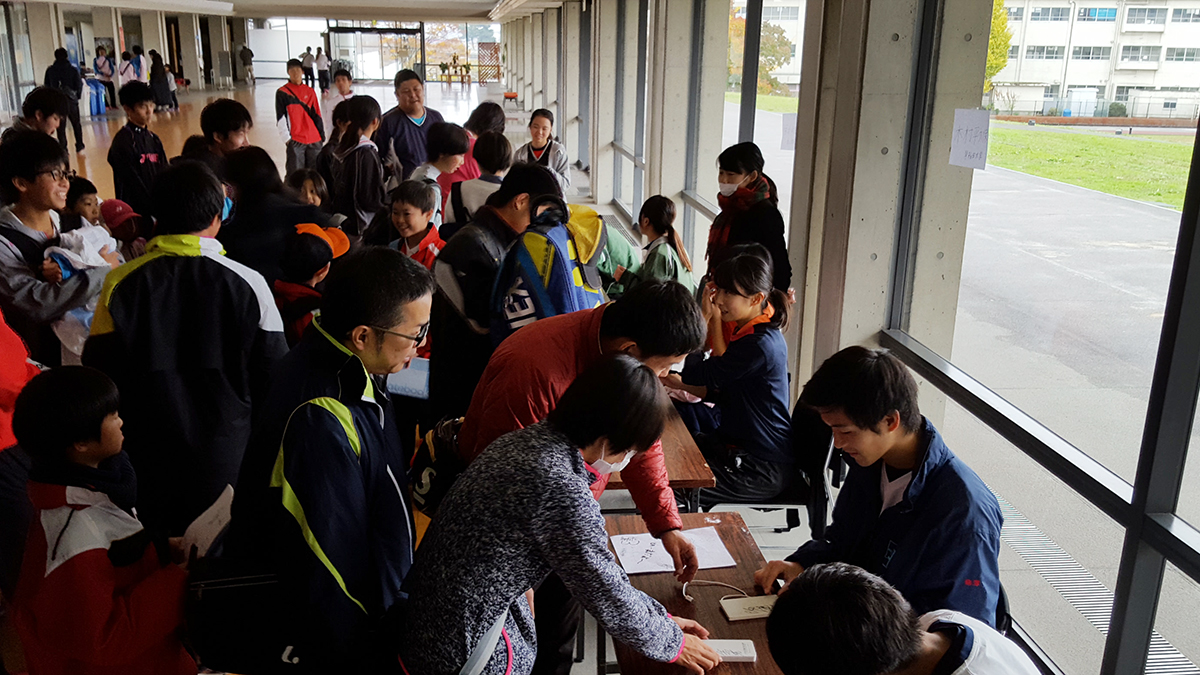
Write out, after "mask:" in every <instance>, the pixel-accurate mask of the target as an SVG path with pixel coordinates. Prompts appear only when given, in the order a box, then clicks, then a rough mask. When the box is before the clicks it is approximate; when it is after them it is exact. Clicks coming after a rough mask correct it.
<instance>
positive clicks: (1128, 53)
mask: <svg viewBox="0 0 1200 675" xmlns="http://www.w3.org/2000/svg"><path fill="white" fill-rule="evenodd" d="M1161 55H1162V47H1151V46H1150V45H1125V46H1124V47H1121V60H1122V61H1158V58H1159V56H1161Z"/></svg>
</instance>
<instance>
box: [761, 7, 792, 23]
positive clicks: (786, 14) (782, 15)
mask: <svg viewBox="0 0 1200 675" xmlns="http://www.w3.org/2000/svg"><path fill="white" fill-rule="evenodd" d="M762 18H763V21H799V20H800V8H799V7H763V15H762Z"/></svg>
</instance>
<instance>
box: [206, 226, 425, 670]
mask: <svg viewBox="0 0 1200 675" xmlns="http://www.w3.org/2000/svg"><path fill="white" fill-rule="evenodd" d="M325 283H326V287H325V293H324V295H323V297H322V302H321V314H320V315H319V316H318V317H316V318H315V319H314V320H313V322H312V324H311V325H310V327H309V329H308V330H307V331H306V332H305V334H304V337H303V338H302V339H301V340H300V343H299V344H298V345H296V347H295V349H293V350H292V351H291V352H290V353H289V354H288V355H287V356H286V357H284V359H283V360H282V361H281V362H280V364H279V367H278V368H277V369H276V371H275V373H274V377H273V380H272V383H271V393H270V395H269V397H268V399H267V404H266V411H265V413H264V414H263V416H262V420H261V424H260V426H259V428H258V429H257V430H256V431H255V436H254V439H253V440H252V441H251V446H250V449H249V450H247V451H246V457H245V460H244V461H243V463H242V471H241V474H240V476H239V478H238V486H237V491H236V494H237V498H236V499H235V501H234V505H233V523H232V530H231V532H230V535H229V538H228V540H227V542H226V548H227V550H229V551H230V552H231V553H232V554H234V555H238V556H245V557H248V558H252V559H258V560H262V561H264V562H266V563H267V564H269V565H270V566H271V567H272V568H274V569H275V571H276V572H277V573H278V574H279V576H280V579H281V581H282V582H283V584H284V585H285V588H286V589H287V595H288V597H291V598H294V604H293V605H292V606H290V607H288V608H287V611H288V613H289V615H290V616H291V617H293V618H294V621H295V623H294V624H293V629H294V631H295V633H296V634H297V635H300V636H303V637H304V638H305V639H304V640H303V641H302V642H299V643H298V644H297V646H296V650H295V651H294V652H293V655H294V656H295V658H297V659H299V661H298V665H299V669H298V670H297V672H298V673H334V672H337V673H383V672H390V670H391V669H394V668H395V667H396V657H395V650H394V647H393V648H392V650H391V651H390V652H389V651H388V649H387V645H385V644H382V643H381V640H380V637H381V636H379V633H380V632H381V631H380V630H379V629H380V620H381V619H382V617H383V615H384V614H385V613H386V612H387V610H388V609H389V608H390V607H391V606H392V605H393V604H394V603H395V602H396V600H397V599H398V598H399V597H400V583H401V582H402V581H403V580H404V576H405V575H406V574H407V573H408V569H409V567H410V566H411V565H412V555H413V543H414V536H413V525H412V516H411V513H412V511H411V509H410V508H409V504H408V481H407V479H406V474H405V470H406V469H407V467H408V462H407V458H406V457H405V455H404V452H403V450H402V449H401V445H400V433H399V431H398V430H397V428H396V422H395V418H394V413H393V408H392V402H391V400H390V399H389V397H388V393H387V384H386V381H385V380H386V376H387V375H388V374H389V373H395V372H398V371H400V370H401V369H403V368H405V367H406V366H407V365H408V362H409V361H410V360H411V359H412V358H413V357H414V356H416V354H417V347H418V346H419V345H420V344H421V343H422V342H424V341H425V334H426V332H427V331H428V328H429V308H430V304H431V302H432V297H433V287H434V286H433V277H432V275H431V274H430V273H429V272H428V271H427V270H426V269H425V268H424V267H422V266H421V265H420V264H419V263H417V262H415V261H413V260H411V259H410V258H409V257H408V256H406V255H404V254H403V253H402V252H400V251H396V250H394V249H389V248H383V247H370V248H366V249H363V250H362V251H359V252H358V253H355V254H351V255H348V256H346V258H345V259H344V260H343V261H341V264H339V265H338V266H337V267H335V268H334V269H333V272H332V273H330V275H329V277H328V278H327V279H326V282H325Z"/></svg>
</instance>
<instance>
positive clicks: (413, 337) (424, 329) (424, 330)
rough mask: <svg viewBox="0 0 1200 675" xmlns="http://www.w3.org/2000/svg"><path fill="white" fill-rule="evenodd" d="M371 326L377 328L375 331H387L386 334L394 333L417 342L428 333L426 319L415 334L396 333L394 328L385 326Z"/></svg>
mask: <svg viewBox="0 0 1200 675" xmlns="http://www.w3.org/2000/svg"><path fill="white" fill-rule="evenodd" d="M371 327H372V328H374V329H375V330H377V331H380V332H383V333H387V334H388V335H395V336H398V337H402V338H405V339H408V340H412V341H413V342H418V343H419V342H420V341H421V340H424V339H425V336H426V335H429V322H428V321H426V322H425V323H423V324H421V330H419V331H417V334H416V335H405V334H404V333H397V332H396V331H394V330H388V329H386V328H380V327H379V326H371Z"/></svg>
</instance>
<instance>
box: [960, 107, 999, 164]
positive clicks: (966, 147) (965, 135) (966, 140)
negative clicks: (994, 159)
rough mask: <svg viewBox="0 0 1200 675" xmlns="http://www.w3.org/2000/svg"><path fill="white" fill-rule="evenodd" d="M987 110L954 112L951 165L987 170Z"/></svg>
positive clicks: (988, 121) (988, 118) (989, 115)
mask: <svg viewBox="0 0 1200 675" xmlns="http://www.w3.org/2000/svg"><path fill="white" fill-rule="evenodd" d="M990 123H991V113H989V112H988V111H987V110H971V109H966V108H959V109H957V110H955V111H954V134H953V135H952V136H951V137H950V163H951V164H953V165H954V166H965V167H966V168H968V169H986V168H987V151H988V125H989V124H990Z"/></svg>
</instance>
